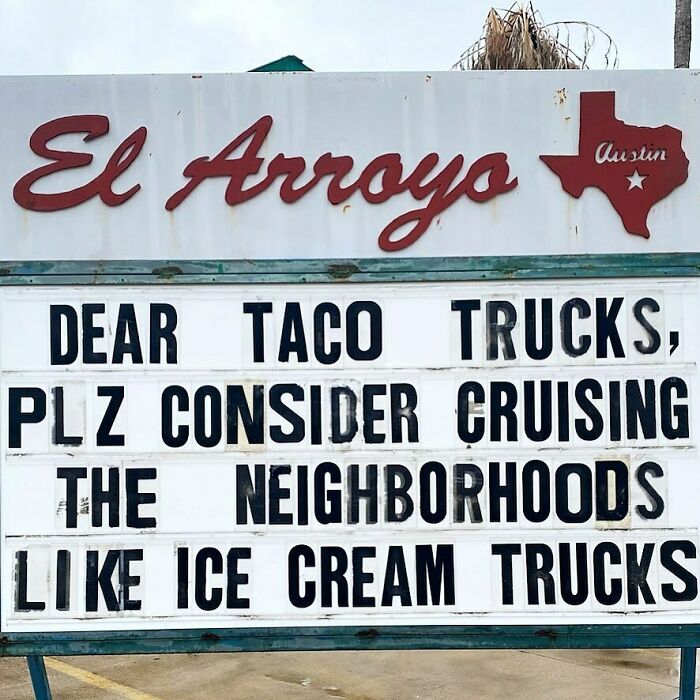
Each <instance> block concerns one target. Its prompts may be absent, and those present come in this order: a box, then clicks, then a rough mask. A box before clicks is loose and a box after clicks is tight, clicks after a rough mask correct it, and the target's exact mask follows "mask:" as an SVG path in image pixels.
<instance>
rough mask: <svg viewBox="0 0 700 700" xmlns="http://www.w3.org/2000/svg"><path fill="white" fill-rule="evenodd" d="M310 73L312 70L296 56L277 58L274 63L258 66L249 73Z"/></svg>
mask: <svg viewBox="0 0 700 700" xmlns="http://www.w3.org/2000/svg"><path fill="white" fill-rule="evenodd" d="M307 70H308V71H310V70H312V69H311V68H309V67H308V66H307V65H304V61H302V60H301V59H300V58H297V57H296V56H285V57H284V58H278V59H277V60H276V61H272V62H271V63H266V64H265V65H264V66H258V67H257V68H253V70H251V71H249V72H250V73H280V72H284V71H307Z"/></svg>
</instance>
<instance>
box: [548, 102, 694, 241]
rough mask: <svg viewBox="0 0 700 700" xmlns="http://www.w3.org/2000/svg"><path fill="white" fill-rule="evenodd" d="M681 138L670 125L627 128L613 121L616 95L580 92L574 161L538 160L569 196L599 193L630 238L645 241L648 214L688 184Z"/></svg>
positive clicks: (562, 159) (625, 125)
mask: <svg viewBox="0 0 700 700" xmlns="http://www.w3.org/2000/svg"><path fill="white" fill-rule="evenodd" d="M681 137H682V133H681V131H680V130H679V129H674V128H673V127H671V126H668V125H665V126H658V127H647V126H631V125H629V124H625V122H623V121H620V120H619V119H616V118H615V93H614V92H582V93H581V124H580V127H579V142H578V155H575V156H550V155H547V156H540V158H541V159H542V160H543V161H544V162H545V163H546V164H547V166H549V168H550V169H551V170H553V171H554V172H555V173H556V174H557V175H558V176H559V179H560V180H561V184H562V187H563V188H564V190H565V191H566V192H568V193H569V194H570V195H572V196H573V197H580V196H581V194H582V193H583V190H584V189H586V187H597V188H598V189H599V190H601V191H602V192H604V193H605V195H606V196H607V198H608V199H609V200H610V203H611V204H612V205H613V207H614V208H615V211H617V213H618V214H619V215H620V218H621V219H622V223H623V225H624V227H625V229H626V230H627V231H629V233H634V234H637V235H638V236H644V238H649V229H648V227H647V215H648V214H649V210H650V209H651V208H652V207H653V206H654V204H656V203H657V202H658V201H660V200H661V199H663V198H664V197H666V196H667V195H668V194H670V193H671V192H673V190H674V189H676V187H678V186H679V185H682V184H683V183H684V182H685V181H686V180H687V179H688V158H687V157H686V155H685V152H684V151H683V149H682V147H681Z"/></svg>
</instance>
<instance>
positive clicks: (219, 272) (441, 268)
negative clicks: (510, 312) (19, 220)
mask: <svg viewBox="0 0 700 700" xmlns="http://www.w3.org/2000/svg"><path fill="white" fill-rule="evenodd" d="M698 275H700V253H658V254H643V255H636V254H635V255H632V254H627V255H563V256H517V257H513V256H509V257H471V258H394V257H386V258H364V259H351V260H348V259H310V260H110V261H97V262H95V261H73V260H57V261H17V262H5V263H0V285H42V284H58V285H76V284H251V283H255V284H265V283H270V282H277V283H279V282H282V283H301V282H415V281H423V282H439V281H451V280H499V279H500V280H512V279H551V278H558V279H572V278H589V277H697V276H698Z"/></svg>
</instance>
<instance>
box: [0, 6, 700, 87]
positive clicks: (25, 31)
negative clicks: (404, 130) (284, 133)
mask: <svg viewBox="0 0 700 700" xmlns="http://www.w3.org/2000/svg"><path fill="white" fill-rule="evenodd" d="M493 4H494V2H493V0H0V73H2V74H5V75H19V74H54V73H59V74H60V73H162V72H167V73H207V72H228V71H245V70H248V69H250V68H254V67H256V66H258V65H260V64H263V63H266V62H268V61H271V60H274V59H276V58H279V57H281V56H286V55H288V54H295V55H297V56H299V57H300V58H302V59H303V60H304V61H305V62H306V64H307V65H308V66H310V67H311V68H313V69H315V70H323V71H343V70H347V71H363V70H367V71H378V70H433V71H435V70H440V69H445V70H446V69H449V68H450V66H451V65H452V64H453V63H454V62H455V60H456V59H457V58H458V57H459V55H460V53H461V52H462V50H463V49H464V48H466V47H467V46H468V45H469V44H471V43H472V42H473V41H474V40H475V39H476V38H477V37H478V35H479V33H480V31H481V27H482V25H483V21H484V18H485V16H486V13H487V11H488V9H489V7H491V6H492V5H493ZM509 4H510V2H509V0H506V1H505V2H503V3H502V5H506V6H507V5H509ZM534 4H535V7H536V8H538V9H539V10H540V12H541V13H542V16H543V18H544V19H545V21H547V22H554V21H558V20H586V21H588V22H592V23H594V24H598V25H600V26H601V27H603V28H604V29H605V30H606V31H607V32H608V33H609V34H611V35H612V36H613V38H614V39H615V41H616V43H617V46H618V49H619V60H620V66H619V67H620V68H672V67H673V12H674V2H673V0H535V3H534ZM696 4H697V5H699V6H698V7H696V8H695V15H696V17H698V20H700V3H696ZM496 6H497V7H498V6H501V3H496ZM694 24H695V28H694V29H695V31H694V33H695V36H696V37H697V40H696V41H697V42H700V21H698V22H695V23H694ZM696 57H700V54H699V53H698V52H697V51H694V52H693V62H692V65H697V61H698V60H700V58H696Z"/></svg>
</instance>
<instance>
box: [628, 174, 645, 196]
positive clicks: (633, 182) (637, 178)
mask: <svg viewBox="0 0 700 700" xmlns="http://www.w3.org/2000/svg"><path fill="white" fill-rule="evenodd" d="M626 177H627V179H628V180H629V181H630V186H629V187H628V188H627V191H628V192H629V191H630V190H633V189H634V188H635V187H639V189H640V190H643V189H644V185H643V184H642V183H643V182H644V180H646V179H647V177H648V176H647V175H640V174H639V170H637V168H635V169H634V173H633V174H632V175H627V176H626Z"/></svg>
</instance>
